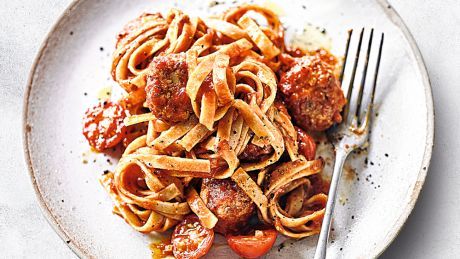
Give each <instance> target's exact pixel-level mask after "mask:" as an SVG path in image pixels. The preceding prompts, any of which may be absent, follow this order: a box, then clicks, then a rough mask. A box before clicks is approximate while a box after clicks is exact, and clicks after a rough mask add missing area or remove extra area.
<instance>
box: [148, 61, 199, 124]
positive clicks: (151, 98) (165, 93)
mask: <svg viewBox="0 0 460 259" xmlns="http://www.w3.org/2000/svg"><path fill="white" fill-rule="evenodd" d="M187 69H188V67H187V63H186V61H185V54H183V53H182V54H169V55H166V56H158V57H155V58H154V59H153V60H152V63H150V66H149V72H148V75H147V85H146V93H147V98H146V99H147V100H146V101H147V106H148V107H149V108H150V110H151V111H152V113H153V114H154V115H155V116H156V117H157V118H159V119H161V120H163V121H165V122H167V123H177V122H181V121H185V120H187V119H188V118H189V116H190V114H192V112H193V110H192V104H191V102H190V98H189V97H188V95H187V93H186V92H185V86H186V85H187V80H188V70H187Z"/></svg>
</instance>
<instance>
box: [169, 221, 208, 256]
mask: <svg viewBox="0 0 460 259" xmlns="http://www.w3.org/2000/svg"><path fill="white" fill-rule="evenodd" d="M194 223H198V224H200V226H201V228H202V230H204V231H205V232H206V233H204V234H205V236H206V237H205V238H204V241H203V242H201V243H200V244H198V245H199V247H198V248H197V249H196V250H194V251H186V252H183V251H179V250H178V247H177V246H178V243H179V242H180V238H182V237H183V235H184V234H183V233H182V230H183V228H184V227H187V225H188V224H194ZM189 241H190V240H189ZM213 241H214V230H212V229H207V228H205V227H204V226H203V225H201V223H200V220H199V219H198V217H197V216H196V215H190V216H187V217H186V218H184V220H182V222H181V223H179V224H178V225H177V226H176V228H175V229H174V232H173V234H172V237H171V244H172V245H173V254H174V257H175V258H177V259H198V258H201V257H203V256H205V255H206V254H207V253H208V252H209V249H211V246H212V243H213ZM195 245H196V244H195Z"/></svg>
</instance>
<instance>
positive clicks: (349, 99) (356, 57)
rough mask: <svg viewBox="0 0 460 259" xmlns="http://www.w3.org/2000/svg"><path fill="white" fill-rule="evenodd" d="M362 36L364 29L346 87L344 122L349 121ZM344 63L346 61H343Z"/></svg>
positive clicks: (362, 31) (361, 35)
mask: <svg viewBox="0 0 460 259" xmlns="http://www.w3.org/2000/svg"><path fill="white" fill-rule="evenodd" d="M363 34H364V28H363V29H362V30H361V33H360V35H359V42H358V49H357V52H356V55H355V61H354V64H353V70H352V73H351V78H350V84H349V86H348V91H347V105H346V106H345V110H344V112H343V119H344V120H345V121H349V118H348V113H349V112H350V103H351V96H352V92H353V85H354V82H355V76H356V69H357V67H358V61H359V55H360V53H361V45H362V43H363ZM345 63H346V61H345Z"/></svg>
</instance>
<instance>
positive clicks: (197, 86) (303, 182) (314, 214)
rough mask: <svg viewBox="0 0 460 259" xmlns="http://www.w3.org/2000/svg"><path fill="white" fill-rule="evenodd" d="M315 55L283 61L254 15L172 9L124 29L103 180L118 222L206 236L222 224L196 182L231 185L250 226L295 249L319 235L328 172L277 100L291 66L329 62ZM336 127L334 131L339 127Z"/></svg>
mask: <svg viewBox="0 0 460 259" xmlns="http://www.w3.org/2000/svg"><path fill="white" fill-rule="evenodd" d="M254 13H257V14H258V17H259V19H260V17H263V18H264V19H263V21H260V20H257V19H255V18H253V17H254V16H253V15H252V14H254ZM318 53H319V52H317V53H302V55H299V50H297V51H293V50H290V49H289V48H288V47H287V46H286V45H285V42H284V31H283V28H282V26H281V23H280V21H279V19H278V17H277V16H276V15H275V14H274V13H273V12H271V11H270V10H268V9H265V8H262V7H260V6H255V5H243V6H240V7H237V8H233V9H230V10H228V11H227V12H225V13H224V14H222V15H220V16H215V17H210V18H198V17H191V16H188V15H187V14H184V13H183V12H181V11H179V10H176V9H173V10H171V11H169V13H168V14H167V15H166V16H163V15H161V14H159V13H156V14H150V13H147V14H143V15H142V16H140V17H139V18H137V19H135V20H133V21H131V22H130V23H128V24H127V25H126V27H125V28H124V29H123V31H122V32H121V33H120V34H119V35H118V41H117V44H116V50H115V53H114V55H113V63H112V76H113V78H114V80H115V81H116V82H118V84H119V85H120V86H121V87H122V88H123V89H124V90H125V91H126V95H125V96H124V97H123V98H122V99H121V100H120V101H119V103H118V104H116V105H119V106H120V107H121V108H122V109H124V110H125V116H122V117H125V118H124V120H123V125H121V126H120V127H121V128H119V129H117V131H116V132H115V133H113V134H112V135H113V136H115V134H117V132H118V134H122V135H123V138H122V139H124V141H123V142H124V144H125V150H124V153H123V155H122V156H121V159H120V161H119V163H118V165H117V167H116V170H115V172H113V173H108V174H105V175H103V176H102V178H101V183H102V184H103V186H104V187H105V188H106V190H107V191H108V193H109V194H110V196H111V198H112V199H113V202H114V204H115V207H114V212H115V213H116V214H118V215H120V216H121V217H123V218H124V219H125V221H126V222H127V223H128V224H129V225H131V226H132V227H133V228H134V229H136V230H137V231H140V232H143V233H149V232H152V231H156V232H164V231H166V230H168V229H170V228H172V227H174V226H175V225H177V224H178V223H179V222H181V221H182V220H183V219H184V217H186V216H187V215H189V214H196V215H197V216H198V218H199V220H200V222H201V224H202V225H203V226H205V227H206V228H209V229H211V228H214V227H215V226H216V224H219V220H220V218H219V215H216V213H215V212H213V211H212V210H211V209H210V206H209V204H208V203H207V201H206V199H204V197H203V195H200V192H201V191H202V190H201V189H202V187H201V181H202V179H216V180H222V181H224V180H227V181H228V180H229V179H231V181H232V182H233V183H235V184H236V185H237V186H238V188H239V189H240V190H241V191H242V192H244V194H245V195H246V196H247V197H249V199H250V201H251V203H252V205H251V206H255V208H256V210H255V211H256V212H254V213H253V215H252V217H253V218H254V217H255V218H257V219H258V224H263V225H268V226H272V227H274V228H276V230H277V231H279V232H280V233H281V234H283V235H285V236H288V237H292V238H303V237H306V236H310V235H313V234H316V233H318V232H319V230H320V226H321V220H322V217H323V214H324V207H325V203H326V200H327V194H326V193H325V191H324V189H325V188H323V187H324V183H323V181H322V180H321V179H322V178H321V175H320V173H321V170H322V169H323V166H324V162H323V161H322V159H320V158H319V159H315V142H314V140H313V138H312V137H311V136H310V133H311V132H313V131H314V129H305V128H304V129H303V130H302V129H300V128H297V126H295V125H294V123H293V121H296V120H293V119H292V118H291V115H290V114H289V113H290V107H289V105H287V104H286V103H289V100H287V99H286V98H289V97H290V95H289V96H288V95H283V93H282V92H280V90H279V89H278V87H279V86H278V84H279V81H280V78H281V77H282V75H283V73H285V72H286V71H287V70H289V69H290V68H291V67H292V66H293V64H300V63H298V62H297V63H296V59H297V58H298V56H304V55H307V56H309V58H311V59H313V58H315V57H316V58H318V57H320V56H324V55H326V54H325V53H324V52H321V53H320V54H318ZM328 58H331V56H328ZM326 65H327V66H328V67H327V69H330V71H333V70H334V67H333V65H335V63H334V64H333V65H330V64H326ZM313 69H315V68H313ZM313 72H314V71H313ZM328 80H329V79H328ZM330 80H335V79H334V78H333V77H332V79H330ZM330 80H329V81H330ZM313 83H314V82H313ZM339 90H340V88H339ZM291 95H292V94H291ZM340 102H342V104H340ZM336 103H337V102H336ZM338 103H339V104H338V105H336V106H337V107H338V108H337V112H340V109H341V107H340V106H343V104H344V102H343V101H342V100H340V101H339V102H338ZM286 106H288V107H287V108H286ZM147 108H149V109H147ZM334 116H335V117H334V118H335V119H334V120H331V122H330V124H331V125H332V123H334V122H338V121H340V118H338V119H337V114H335V115H334ZM339 117H340V116H339ZM329 126H330V125H329ZM112 135H111V136H112ZM120 141H121V140H118V138H117V141H113V142H111V143H110V144H109V145H105V146H103V147H102V148H100V149H104V148H107V147H110V146H114V145H116V144H117V143H118V142H120Z"/></svg>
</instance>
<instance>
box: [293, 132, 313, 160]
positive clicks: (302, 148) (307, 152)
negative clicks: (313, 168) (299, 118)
mask: <svg viewBox="0 0 460 259" xmlns="http://www.w3.org/2000/svg"><path fill="white" fill-rule="evenodd" d="M295 129H296V131H297V142H298V145H299V152H300V153H301V154H302V155H304V156H305V158H306V159H307V160H309V161H310V160H314V159H315V155H316V143H315V140H314V139H313V137H312V136H310V135H309V134H308V133H306V132H305V131H304V130H302V129H301V128H299V127H295Z"/></svg>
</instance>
